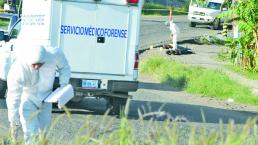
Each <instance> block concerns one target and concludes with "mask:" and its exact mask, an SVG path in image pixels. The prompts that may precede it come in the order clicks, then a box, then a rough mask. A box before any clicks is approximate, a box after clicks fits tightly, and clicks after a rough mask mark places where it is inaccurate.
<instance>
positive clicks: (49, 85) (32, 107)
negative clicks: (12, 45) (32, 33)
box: [7, 45, 71, 144]
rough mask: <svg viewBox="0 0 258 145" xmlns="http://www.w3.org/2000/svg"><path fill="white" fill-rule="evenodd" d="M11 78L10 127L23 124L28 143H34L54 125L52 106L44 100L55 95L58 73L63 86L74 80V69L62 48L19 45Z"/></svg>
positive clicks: (9, 91) (9, 90) (8, 105)
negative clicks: (55, 82) (71, 68)
mask: <svg viewBox="0 0 258 145" xmlns="http://www.w3.org/2000/svg"><path fill="white" fill-rule="evenodd" d="M17 49H20V50H22V53H20V54H18V56H17V58H16V60H15V62H14V63H13V64H12V66H11V68H10V71H9V73H8V77H7V85H8V92H7V108H8V119H9V122H10V127H14V134H15V131H16V130H15V129H16V128H17V127H15V126H17V125H19V124H20V123H21V125H22V130H23V132H24V140H25V143H26V144H33V141H34V139H35V137H37V135H39V134H40V133H44V132H45V131H46V130H47V128H48V127H49V125H50V122H51V110H52V104H51V103H45V102H43V100H44V99H45V98H46V97H47V96H48V95H49V94H50V93H51V92H52V89H53V84H54V79H55V74H56V71H57V72H58V75H59V84H60V86H61V87H62V86H65V85H67V84H68V83H69V79H70V74H71V72H70V66H69V64H68V61H67V59H66V58H65V55H64V53H63V52H62V50H61V49H58V48H53V47H44V46H40V45H31V46H19V48H17Z"/></svg>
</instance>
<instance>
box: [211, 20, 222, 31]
mask: <svg viewBox="0 0 258 145" xmlns="http://www.w3.org/2000/svg"><path fill="white" fill-rule="evenodd" d="M219 26H220V19H217V18H216V19H215V20H214V21H213V23H212V27H211V28H212V29H213V30H218V29H219Z"/></svg>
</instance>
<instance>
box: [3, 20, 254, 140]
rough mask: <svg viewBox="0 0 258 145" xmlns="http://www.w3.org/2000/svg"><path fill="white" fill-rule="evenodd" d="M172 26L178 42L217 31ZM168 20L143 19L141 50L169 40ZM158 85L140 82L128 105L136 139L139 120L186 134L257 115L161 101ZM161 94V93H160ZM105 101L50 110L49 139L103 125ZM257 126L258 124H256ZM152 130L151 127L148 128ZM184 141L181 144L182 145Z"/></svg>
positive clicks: (64, 137)
mask: <svg viewBox="0 0 258 145" xmlns="http://www.w3.org/2000/svg"><path fill="white" fill-rule="evenodd" d="M174 19H175V23H176V24H177V25H178V26H179V28H180V31H181V35H180V36H179V41H181V42H183V41H185V40H189V39H193V37H197V36H201V35H204V34H214V35H215V34H217V33H218V31H214V30H210V29H209V28H208V27H207V26H198V27H197V28H190V27H188V24H187V20H186V17H185V16H176V17H175V18H174ZM166 20H167V17H143V18H142V23H141V34H140V35H141V49H146V48H148V47H149V46H151V45H154V46H157V45H160V44H163V43H165V42H167V41H168V40H169V29H168V27H167V26H165V24H164V23H165V21H166ZM150 85H152V87H153V85H154V86H155V85H156V88H157V91H163V93H166V91H170V90H166V89H165V90H164V89H162V90H159V89H158V87H159V86H158V84H148V83H144V82H141V84H140V88H142V89H145V92H136V93H133V95H134V99H133V100H130V102H129V111H128V116H129V117H128V118H129V121H130V122H131V123H132V124H133V127H134V131H135V132H136V134H139V136H141V135H143V134H144V133H146V131H145V130H146V128H145V127H143V126H141V123H140V121H138V119H139V118H143V120H144V124H148V123H149V121H150V120H152V119H155V120H157V121H159V122H160V123H162V122H163V121H164V120H166V119H169V120H176V121H179V122H183V124H181V125H179V126H178V127H179V128H180V129H181V130H186V132H188V133H189V126H190V124H192V123H197V124H198V126H208V128H214V127H215V128H216V127H218V126H219V125H218V122H219V120H221V121H223V123H228V122H229V121H230V120H234V122H235V123H237V124H243V123H245V122H246V120H247V119H248V118H252V117H255V116H256V115H257V112H244V111H233V110H225V109H219V108H212V107H207V106H201V105H194V104H182V103H177V102H174V101H173V99H170V98H166V96H165V95H164V98H163V99H160V98H159V97H157V96H155V94H153V93H150V91H151V89H150V88H149V86H150ZM159 94H161V93H159ZM105 106H106V102H105V100H104V99H99V100H98V99H93V98H87V99H85V100H83V101H82V102H80V103H70V104H69V106H68V107H69V108H70V110H71V113H72V115H71V117H70V118H69V117H66V116H64V115H63V114H64V112H63V111H60V110H58V109H54V111H53V122H54V120H57V119H59V120H60V119H61V121H58V122H57V124H55V125H54V126H53V128H52V129H51V131H50V138H55V139H60V140H62V141H63V142H66V144H69V142H70V141H71V140H72V138H73V137H74V135H75V134H76V132H77V131H78V130H79V129H80V128H81V126H83V124H84V123H85V121H89V122H91V123H92V126H94V125H96V126H98V125H99V124H101V123H103V120H104V116H103V114H104V113H105V109H106V107H105ZM0 116H1V117H0V136H7V134H8V120H7V109H6V103H5V100H4V99H0ZM106 120H113V123H112V127H111V128H112V129H111V130H116V129H118V128H119V123H120V119H119V118H117V117H115V116H107V119H106ZM257 124H258V122H257ZM148 127H151V126H148ZM183 142H184V141H182V144H184V143H183Z"/></svg>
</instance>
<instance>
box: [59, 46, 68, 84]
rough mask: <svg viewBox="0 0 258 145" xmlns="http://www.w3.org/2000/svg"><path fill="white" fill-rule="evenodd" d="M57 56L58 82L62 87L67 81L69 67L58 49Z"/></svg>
mask: <svg viewBox="0 0 258 145" xmlns="http://www.w3.org/2000/svg"><path fill="white" fill-rule="evenodd" d="M57 56H58V57H57V58H58V59H57V72H58V74H59V84H60V86H61V87H62V86H65V85H67V84H68V83H69V80H70V77H71V69H70V66H69V64H68V61H67V59H66V57H65V55H64V53H63V51H61V50H59V51H58V52H57Z"/></svg>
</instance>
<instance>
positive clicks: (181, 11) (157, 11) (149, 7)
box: [142, 2, 188, 16]
mask: <svg viewBox="0 0 258 145" xmlns="http://www.w3.org/2000/svg"><path fill="white" fill-rule="evenodd" d="M187 3H188V2H186V4H185V5H183V6H182V7H173V15H186V14H187V12H188V7H187V5H188V4H187ZM170 9H171V7H169V6H164V5H161V4H158V3H153V2H145V3H144V6H143V10H142V14H143V15H161V16H168V15H169V10H170Z"/></svg>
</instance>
